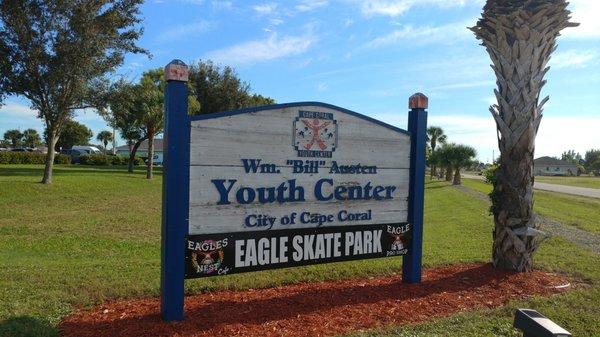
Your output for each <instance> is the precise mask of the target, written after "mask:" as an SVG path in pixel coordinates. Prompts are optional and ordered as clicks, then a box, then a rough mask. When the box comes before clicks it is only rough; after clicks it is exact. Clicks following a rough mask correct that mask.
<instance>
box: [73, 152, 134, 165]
mask: <svg viewBox="0 0 600 337" xmlns="http://www.w3.org/2000/svg"><path fill="white" fill-rule="evenodd" d="M79 163H80V164H81V165H96V166H108V165H113V166H122V165H127V164H128V163H129V157H122V156H113V155H105V154H89V155H83V156H80V157H79ZM134 163H135V165H142V164H143V163H144V162H143V161H142V159H141V158H140V157H135V162H134Z"/></svg>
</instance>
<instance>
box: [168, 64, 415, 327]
mask: <svg viewBox="0 0 600 337" xmlns="http://www.w3.org/2000/svg"><path fill="white" fill-rule="evenodd" d="M165 80H166V81H167V86H166V91H165V103H164V104H165V135H164V138H165V143H166V147H165V149H164V173H163V211H162V237H161V243H162V249H161V315H162V318H163V320H165V321H178V320H183V318H184V310H183V308H184V293H185V288H184V280H185V279H186V278H199V277H210V276H219V275H229V274H234V273H244V272H251V271H258V270H266V269H274V268H286V267H294V266H301V265H310V264H319V263H328V262H339V261H350V260H359V259H371V258H381V257H392V256H404V262H403V273H402V279H403V281H404V282H406V283H419V282H421V259H422V241H423V201H424V199H423V198H424V186H425V185H424V184H425V142H426V127H427V111H426V109H427V97H426V96H425V95H423V94H415V95H413V96H411V98H410V101H409V106H410V109H411V111H410V113H409V120H408V130H402V129H400V128H397V127H395V126H392V125H388V124H386V123H383V122H381V121H378V120H375V119H373V118H370V117H368V116H364V115H361V114H359V113H356V112H353V111H349V110H347V109H343V108H340V107H336V106H333V105H330V104H325V103H320V102H298V103H288V104H278V105H270V106H263V107H255V108H250V109H244V110H237V111H227V112H218V113H214V114H210V115H201V116H194V117H190V116H189V115H188V90H187V81H188V67H187V66H186V65H185V64H184V63H183V62H181V61H179V60H174V61H172V62H171V63H169V64H168V65H167V66H166V67H165Z"/></svg>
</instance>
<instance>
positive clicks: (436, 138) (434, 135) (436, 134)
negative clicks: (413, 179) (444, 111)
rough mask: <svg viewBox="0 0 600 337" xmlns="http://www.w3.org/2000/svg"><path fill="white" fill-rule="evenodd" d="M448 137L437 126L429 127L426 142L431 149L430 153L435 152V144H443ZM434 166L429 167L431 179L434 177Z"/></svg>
mask: <svg viewBox="0 0 600 337" xmlns="http://www.w3.org/2000/svg"><path fill="white" fill-rule="evenodd" d="M447 139H448V137H447V136H446V135H445V134H444V130H443V129H442V128H441V127H439V126H430V127H428V128H427V140H428V141H429V146H430V147H431V153H434V152H435V148H436V147H437V144H438V143H440V144H445V143H446V140H447ZM436 170H437V168H436V165H434V164H432V165H431V178H432V179H433V177H435V175H436Z"/></svg>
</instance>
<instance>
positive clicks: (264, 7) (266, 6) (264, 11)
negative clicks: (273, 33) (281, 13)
mask: <svg viewBox="0 0 600 337" xmlns="http://www.w3.org/2000/svg"><path fill="white" fill-rule="evenodd" d="M252 9H253V10H254V11H255V12H256V13H257V14H259V15H269V14H273V13H275V10H276V9H277V4H276V3H272V2H269V3H263V4H260V5H255V6H252Z"/></svg>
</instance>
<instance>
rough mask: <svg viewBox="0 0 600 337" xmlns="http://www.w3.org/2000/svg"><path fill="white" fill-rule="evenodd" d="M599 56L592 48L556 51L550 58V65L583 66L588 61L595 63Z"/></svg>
mask: <svg viewBox="0 0 600 337" xmlns="http://www.w3.org/2000/svg"><path fill="white" fill-rule="evenodd" d="M599 57H600V55H599V53H598V52H596V51H594V50H576V49H571V50H567V51H564V52H560V53H556V54H554V55H553V56H552V58H551V60H550V66H552V67H555V68H557V69H560V68H584V67H586V66H588V65H589V64H590V63H595V61H597V60H598V58H599Z"/></svg>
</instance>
